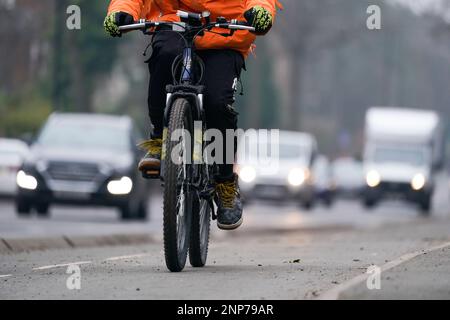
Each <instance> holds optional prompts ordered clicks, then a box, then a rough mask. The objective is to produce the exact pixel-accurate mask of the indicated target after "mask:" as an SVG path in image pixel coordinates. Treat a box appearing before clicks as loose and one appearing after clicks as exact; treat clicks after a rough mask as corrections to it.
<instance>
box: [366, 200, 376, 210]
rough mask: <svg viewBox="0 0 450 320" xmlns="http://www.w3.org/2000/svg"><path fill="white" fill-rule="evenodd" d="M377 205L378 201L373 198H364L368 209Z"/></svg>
mask: <svg viewBox="0 0 450 320" xmlns="http://www.w3.org/2000/svg"><path fill="white" fill-rule="evenodd" d="M375 205H376V201H375V200H373V199H367V198H366V199H364V207H365V208H366V209H373V208H374V207H375Z"/></svg>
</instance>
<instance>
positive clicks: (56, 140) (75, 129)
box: [38, 121, 130, 151]
mask: <svg viewBox="0 0 450 320" xmlns="http://www.w3.org/2000/svg"><path fill="white" fill-rule="evenodd" d="M38 143H39V144H40V145H43V146H46V147H55V148H59V147H63V148H72V149H104V150H112V151H125V150H128V149H129V147H130V141H129V137H128V134H127V130H126V129H125V128H122V127H118V126H114V125H108V124H106V125H105V124H102V123H101V122H100V123H99V124H97V123H91V122H85V123H82V122H78V121H55V122H52V123H50V124H49V125H47V126H46V127H45V128H44V130H43V131H42V133H41V134H40V136H39V139H38Z"/></svg>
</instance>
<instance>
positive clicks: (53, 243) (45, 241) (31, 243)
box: [0, 234, 156, 254]
mask: <svg viewBox="0 0 450 320" xmlns="http://www.w3.org/2000/svg"><path fill="white" fill-rule="evenodd" d="M155 242H156V240H155V239H154V238H153V237H152V236H150V235H148V234H129V235H125V234H122V235H121V234H117V235H105V236H73V237H72V236H60V237H54V238H34V239H31V238H30V239H0V254H15V253H21V252H31V251H44V250H57V249H77V248H89V247H105V246H125V245H139V244H146V243H155Z"/></svg>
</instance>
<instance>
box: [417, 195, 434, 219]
mask: <svg viewBox="0 0 450 320" xmlns="http://www.w3.org/2000/svg"><path fill="white" fill-rule="evenodd" d="M419 205H420V210H421V214H422V216H425V217H428V216H430V214H431V196H429V195H427V196H426V197H425V199H423V200H421V201H420V204H419Z"/></svg>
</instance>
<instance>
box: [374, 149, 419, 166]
mask: <svg viewBox="0 0 450 320" xmlns="http://www.w3.org/2000/svg"><path fill="white" fill-rule="evenodd" d="M425 161H426V159H425V152H424V151H423V150H420V149H400V148H377V149H376V150H375V154H374V162H376V163H383V162H384V163H385V162H390V163H405V164H410V165H413V166H421V165H423V164H425Z"/></svg>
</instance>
